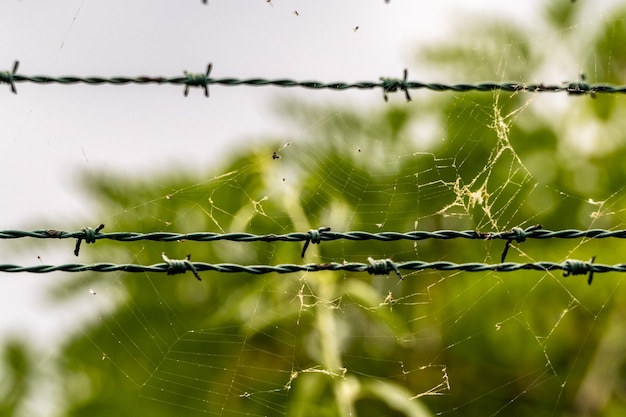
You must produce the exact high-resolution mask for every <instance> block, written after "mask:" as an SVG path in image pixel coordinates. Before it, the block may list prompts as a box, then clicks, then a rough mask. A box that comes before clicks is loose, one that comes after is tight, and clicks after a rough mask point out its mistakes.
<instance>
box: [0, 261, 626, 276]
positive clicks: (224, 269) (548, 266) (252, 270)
mask: <svg viewBox="0 0 626 417" xmlns="http://www.w3.org/2000/svg"><path fill="white" fill-rule="evenodd" d="M381 265H386V269H385V270H384V271H382V270H381ZM191 266H193V268H195V270H196V271H198V272H203V271H215V272H221V273H237V272H242V273H248V274H256V275H261V274H269V273H278V274H290V273H295V272H318V271H346V272H368V273H372V274H373V273H376V274H388V273H389V272H396V271H411V272H418V271H424V270H437V271H461V272H488V271H494V272H514V271H521V270H531V271H543V272H546V271H555V270H559V271H563V272H564V273H565V275H566V276H568V275H581V274H588V273H604V272H626V264H616V265H603V264H594V263H592V262H584V261H578V260H567V261H565V262H562V263H554V262H532V263H511V262H505V263H499V264H485V263H475V262H472V263H463V264H457V263H453V262H444V261H439V262H422V261H410V262H399V263H396V262H393V261H390V260H388V259H386V260H384V262H383V263H381V262H380V261H374V260H371V261H370V263H368V264H367V263H356V262H347V263H337V262H330V263H324V264H303V265H297V264H282V265H238V264H231V263H221V264H209V263H204V262H189V268H190V269H189V270H191ZM56 271H62V272H87V271H94V272H115V271H121V272H168V271H170V273H171V265H170V264H168V263H160V264H155V265H148V266H144V265H135V264H111V263H97V264H91V265H86V264H64V265H35V266H19V265H12V264H0V272H31V273H38V274H41V273H49V272H56ZM181 272H184V271H176V272H175V273H181Z"/></svg>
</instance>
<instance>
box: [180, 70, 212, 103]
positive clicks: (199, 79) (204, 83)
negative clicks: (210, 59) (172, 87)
mask: <svg viewBox="0 0 626 417" xmlns="http://www.w3.org/2000/svg"><path fill="white" fill-rule="evenodd" d="M212 69H213V64H212V63H209V65H207V69H206V73H205V74H202V73H191V72H187V71H184V74H185V77H187V79H186V80H185V91H184V92H183V94H184V95H185V97H187V95H189V86H193V87H203V88H204V95H205V97H208V96H209V75H211V70H212Z"/></svg>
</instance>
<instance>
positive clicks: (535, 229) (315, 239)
mask: <svg viewBox="0 0 626 417" xmlns="http://www.w3.org/2000/svg"><path fill="white" fill-rule="evenodd" d="M103 227H104V225H100V226H98V227H97V228H96V230H92V229H91V228H89V227H85V228H83V229H82V230H79V231H75V232H68V231H63V230H56V229H41V230H31V231H27V230H0V239H20V238H35V239H78V240H82V239H84V240H85V241H86V242H88V243H93V242H95V241H97V240H100V239H108V240H114V241H120V242H136V241H140V240H149V241H159V242H177V241H185V240H188V241H197V242H212V241H218V240H228V241H233V242H259V241H260V242H277V241H282V242H310V243H320V242H325V241H333V240H351V241H364V240H377V241H383V242H391V241H398V240H410V241H419V240H427V239H438V240H449V239H476V240H506V241H517V242H518V243H521V242H523V241H524V240H526V239H580V238H587V239H608V238H619V239H626V229H619V230H605V229H587V230H577V229H563V230H554V231H553V230H548V229H541V228H540V227H541V226H540V225H534V226H531V227H529V228H527V229H521V228H518V227H515V228H513V229H511V230H509V231H502V232H481V231H476V230H435V231H423V230H415V231H409V232H377V233H371V232H364V231H358V230H356V231H346V232H333V231H331V229H330V228H329V227H320V228H319V229H312V230H310V231H308V232H293V233H285V234H264V235H259V234H252V233H242V232H235V233H214V232H192V233H173V232H147V233H141V232H109V233H103V232H100V230H102V228H103ZM304 249H306V248H304ZM303 252H304V251H303Z"/></svg>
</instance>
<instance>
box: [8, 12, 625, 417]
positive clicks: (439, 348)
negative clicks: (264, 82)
mask: <svg viewBox="0 0 626 417" xmlns="http://www.w3.org/2000/svg"><path fill="white" fill-rule="evenodd" d="M184 3H185V4H181V2H178V3H176V4H175V3H174V2H168V1H160V2H156V3H155V2H148V1H137V2H134V3H133V4H127V2H125V3H123V2H119V1H110V2H107V3H106V5H105V4H104V3H102V4H99V3H96V2H91V1H89V0H77V1H58V2H55V3H54V4H44V3H43V2H32V1H31V2H29V1H10V2H9V3H8V4H6V5H5V8H4V11H3V13H2V16H0V33H2V34H3V35H4V38H5V39H11V42H9V43H7V44H6V45H5V46H4V47H3V49H2V52H1V53H0V57H1V60H0V61H1V62H4V64H0V66H2V65H3V66H4V69H6V70H10V69H11V68H12V66H13V62H14V61H16V60H19V61H20V67H19V71H18V72H19V73H20V74H25V75H39V74H41V75H50V76H61V75H77V76H89V75H99V76H118V75H122V76H138V75H150V76H165V77H174V76H179V75H182V74H183V71H189V72H204V71H205V69H206V66H207V64H208V63H210V62H212V63H213V71H212V73H211V75H212V76H213V77H218V78H221V77H234V78H257V77H258V78H267V79H275V78H290V79H294V80H318V81H323V82H332V81H344V82H356V81H378V80H379V78H380V77H395V78H401V77H402V71H403V69H405V68H407V69H408V74H409V77H408V78H409V79H410V80H416V81H425V82H428V81H433V82H442V83H449V84H453V83H474V82H480V81H519V82H527V83H541V82H543V83H545V84H560V83H563V82H565V83H567V82H571V81H577V80H580V79H581V76H582V74H584V79H585V80H586V81H588V82H590V83H613V84H618V85H621V84H623V82H624V72H625V70H626V66H625V64H626V53H624V51H623V48H622V45H624V42H625V41H626V27H625V25H624V17H625V16H626V15H625V11H626V10H625V9H624V8H623V7H621V6H620V5H619V2H614V1H598V2H593V3H591V2H580V1H579V2H571V1H565V0H563V1H558V2H545V1H539V0H537V1H528V2H524V3H523V4H518V5H510V4H502V2H496V1H486V0H485V1H476V2H472V4H467V3H466V2H460V1H444V2H437V3H436V4H432V5H427V6H426V5H419V4H415V2H409V1H396V0H391V1H390V2H389V3H386V2H384V1H368V2H363V1H356V0H355V1H343V2H339V3H337V2H330V1H318V2H315V4H309V3H310V2H304V1H295V0H294V1H280V0H272V1H264V0H257V1H254V2H251V1H246V2H243V1H228V2H226V1H219V0H210V1H209V2H208V4H202V2H199V1H198V2H192V1H186V2H184ZM0 87H2V88H3V89H4V92H3V93H2V94H3V99H2V100H0V107H1V109H2V113H3V115H4V116H3V117H2V127H3V132H4V135H3V138H4V139H3V140H2V142H1V143H2V145H1V146H2V153H3V155H5V158H4V159H3V164H2V167H3V170H4V175H3V176H2V179H1V180H0V184H1V185H0V186H1V187H2V192H3V195H4V199H3V203H2V205H1V209H0V210H1V214H2V224H3V225H2V227H1V228H2V229H18V230H33V229H60V230H68V231H76V230H80V229H81V228H83V227H93V228H95V227H96V226H97V225H99V224H100V223H104V224H105V225H106V226H105V229H104V230H103V232H112V231H135V232H152V231H168V232H181V233H186V232H198V231H211V232H220V233H226V232H249V233H255V234H264V233H290V232H296V231H300V232H304V231H307V230H309V229H312V228H313V229H316V228H318V227H322V226H328V227H331V228H332V230H334V231H349V230H363V231H369V232H380V231H400V232H402V231H411V230H427V231H433V230H441V229H453V230H480V231H485V232H488V231H506V230H510V229H511V228H513V227H516V226H521V227H529V226H532V225H534V224H542V225H543V226H544V227H545V228H547V229H551V230H559V229H568V228H575V229H576V228H577V229H590V228H603V229H611V230H614V229H623V228H625V221H624V214H623V207H624V199H623V197H624V195H625V194H626V193H625V192H624V189H623V184H624V182H625V181H624V180H625V178H624V177H625V176H626V171H624V169H623V164H622V161H621V155H622V154H623V153H622V152H623V150H624V146H625V143H626V142H625V138H624V134H623V132H624V122H623V120H624V114H623V113H624V109H623V107H624V106H622V105H621V101H622V100H623V98H622V97H620V96H618V95H597V96H596V97H595V98H592V97H590V96H585V95H583V96H568V95H567V94H565V93H558V94H557V93H515V94H512V93H504V92H497V91H495V92H482V93H453V92H443V93H441V92H439V93H438V92H429V91H422V90H419V91H412V92H411V97H412V101H411V102H406V100H405V97H404V94H403V93H402V92H399V93H396V94H390V95H389V101H388V102H385V101H384V100H383V94H382V92H381V91H380V90H345V91H341V92H338V91H332V90H305V89H299V88H279V87H247V86H238V87H223V86H211V87H210V98H208V99H207V98H206V97H205V96H204V94H203V91H202V90H201V89H194V88H192V89H191V90H190V92H189V95H188V96H187V97H184V96H183V88H182V87H181V86H172V85H163V86H156V85H148V86H133V85H125V86H108V85H107V86H87V85H82V84H79V85H72V86H67V85H36V84H29V83H17V84H16V88H17V94H16V95H13V94H11V92H10V87H9V86H8V85H2V86H0ZM74 245H75V242H74V241H70V240H53V241H50V240H48V241H39V240H37V241H35V240H33V239H19V240H6V241H1V242H0V258H1V262H2V263H4V264H19V265H38V264H42V263H43V264H63V263H71V262H79V263H95V262H113V263H126V262H130V263H137V264H142V265H150V264H154V263H159V262H161V257H160V254H161V252H166V253H167V254H168V256H169V257H170V258H172V259H182V258H184V256H185V255H186V254H188V253H191V254H192V260H194V261H203V262H210V263H219V262H230V263H237V264H244V265H248V264H268V265H275V264H282V263H303V262H315V263H324V262H332V261H334V262H343V261H348V262H366V260H367V258H368V257H369V256H372V257H374V258H376V259H382V258H391V259H393V260H394V261H398V262H401V261H411V260H424V261H437V260H445V261H451V262H459V263H461V262H486V263H497V262H499V261H500V255H501V253H502V249H503V247H504V242H502V241H493V242H477V241H458V240H452V241H423V242H422V241H421V242H417V243H416V242H409V241H399V242H386V243H382V242H375V241H366V242H350V241H336V242H323V243H322V244H320V245H311V246H310V247H309V248H308V250H307V252H306V256H305V258H304V259H301V258H300V252H301V250H302V246H301V245H300V244H294V243H271V244H270V243H264V242H259V243H235V242H226V241H221V242H212V243H197V242H185V241H181V242H176V243H160V242H147V241H139V242H133V243H120V242H117V243H116V242H112V241H106V240H99V241H98V242H97V243H96V244H93V245H87V244H85V243H84V242H83V247H82V249H81V252H80V256H79V257H78V258H76V257H75V256H74V254H73V249H74ZM622 249H623V243H621V242H620V241H619V240H618V239H614V240H608V239H607V240H601V241H598V240H595V241H594V240H589V239H587V240H584V239H581V240H550V241H536V240H528V241H526V242H524V243H519V244H518V243H514V244H513V245H512V247H511V250H510V251H509V254H508V257H507V261H511V262H535V261H542V260H543V261H553V262H562V261H564V260H565V259H568V258H574V259H583V260H587V259H589V258H591V257H592V256H597V262H599V263H605V264H615V263H620V262H623V259H622V258H620V251H621V250H622ZM202 278H203V280H202V282H197V281H196V280H195V279H193V277H192V276H191V275H190V274H186V275H180V276H174V277H170V276H166V275H164V274H131V273H107V274H93V273H76V274H68V273H50V274H41V275H35V274H4V276H3V279H2V280H0V283H1V284H0V285H2V289H1V291H0V302H1V303H2V315H1V316H0V317H1V318H0V332H1V334H2V337H1V338H0V340H1V341H2V354H3V360H2V368H0V369H1V371H0V372H1V373H2V375H3V378H1V382H0V401H1V404H0V407H2V408H0V414H1V415H16V416H23V415H45V416H55V415H75V416H82V415H90V416H94V415H95V416H105V415H129V416H130V415H147V414H149V415H180V414H183V415H221V416H230V415H241V414H246V415H276V416H281V415H288V416H305V415H316V416H318V415H332V416H335V415H338V416H347V415H365V416H368V415H372V416H374V415H376V416H380V415H389V416H400V415H410V416H426V415H435V414H445V415H464V416H465V415H481V416H482V415H500V414H506V415H528V414H529V413H531V412H532V413H533V414H535V415H554V414H558V415H579V416H585V415H620V414H621V413H622V411H623V408H624V404H625V403H624V376H623V372H622V368H623V365H624V355H623V351H624V349H623V347H624V346H623V344H624V341H622V340H621V339H622V338H621V335H620V333H621V331H620V330H621V327H620V324H621V318H622V316H623V315H624V314H625V310H624V309H622V308H621V303H620V299H621V297H620V295H621V292H622V289H621V282H622V281H621V280H622V277H621V276H620V275H619V274H596V276H595V277H594V282H593V285H592V286H588V285H587V282H586V278H584V277H569V278H563V277H562V274H560V273H558V272H551V273H537V272H519V273H485V274H482V273H481V274H476V273H448V272H435V271H433V272H420V273H412V274H406V276H405V277H404V279H403V280H401V281H399V280H398V279H397V277H395V276H393V275H390V276H389V277H384V276H375V277H373V276H364V275H362V274H351V273H330V272H329V273H326V272H324V273H309V274H288V275H278V274H270V275H263V276H253V275H246V274H218V273H203V274H202Z"/></svg>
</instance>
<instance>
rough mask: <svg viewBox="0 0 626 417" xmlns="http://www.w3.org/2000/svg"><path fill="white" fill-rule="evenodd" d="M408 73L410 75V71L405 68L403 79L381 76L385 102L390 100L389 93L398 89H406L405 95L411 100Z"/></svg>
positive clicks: (407, 99)
mask: <svg viewBox="0 0 626 417" xmlns="http://www.w3.org/2000/svg"><path fill="white" fill-rule="evenodd" d="M408 75H409V71H408V70H407V69H406V68H405V69H404V76H403V78H402V79H401V80H399V79H397V78H385V77H381V78H380V80H381V81H382V85H381V86H382V88H383V99H384V100H385V102H387V101H389V97H388V96H387V93H394V92H396V91H398V90H402V91H404V95H405V97H406V101H407V102H409V101H411V95H410V94H409V89H408V86H407V77H408Z"/></svg>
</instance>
